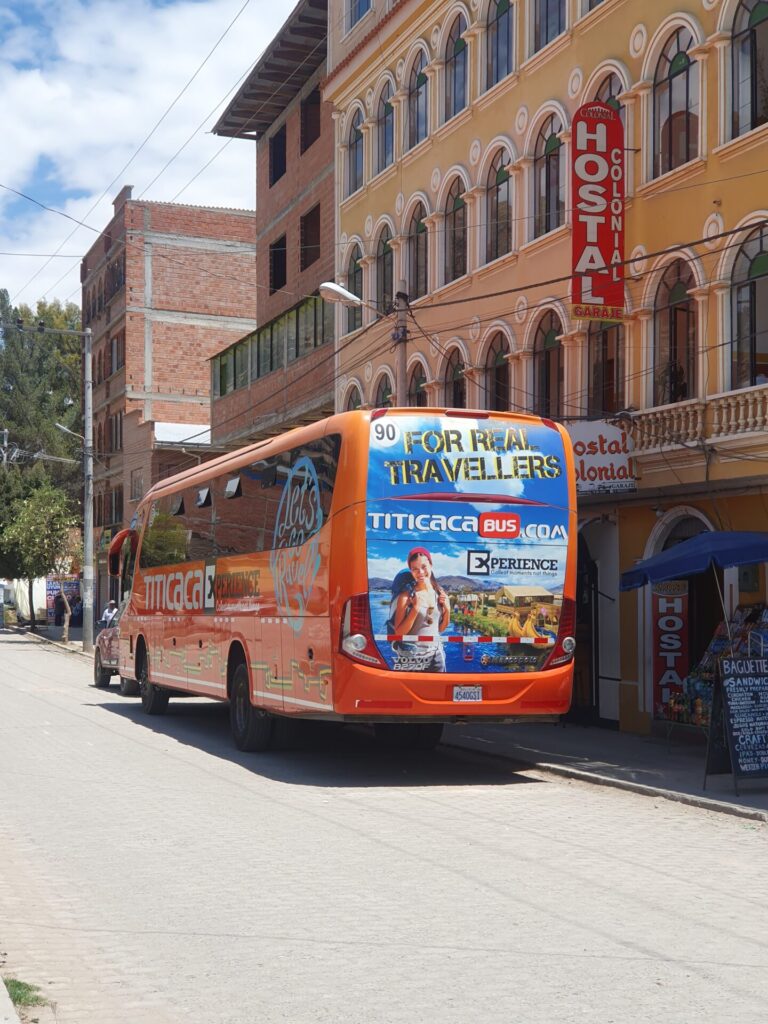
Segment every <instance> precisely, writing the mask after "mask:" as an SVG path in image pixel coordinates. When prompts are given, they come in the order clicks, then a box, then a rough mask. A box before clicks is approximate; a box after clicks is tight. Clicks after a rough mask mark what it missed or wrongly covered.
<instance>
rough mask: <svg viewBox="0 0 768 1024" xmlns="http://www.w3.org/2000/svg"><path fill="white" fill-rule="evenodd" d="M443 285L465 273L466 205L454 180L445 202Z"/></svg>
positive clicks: (459, 180) (456, 180)
mask: <svg viewBox="0 0 768 1024" xmlns="http://www.w3.org/2000/svg"><path fill="white" fill-rule="evenodd" d="M444 234H445V275H444V278H445V284H448V283H449V282H450V281H455V280H456V278H458V277H462V276H463V275H464V274H466V272H467V204H466V202H465V201H464V195H463V188H462V182H461V179H460V178H456V179H455V180H454V182H453V184H452V185H451V187H450V189H449V190H448V196H447V197H446V201H445V231H444Z"/></svg>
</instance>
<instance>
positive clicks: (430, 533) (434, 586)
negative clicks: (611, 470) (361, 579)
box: [367, 415, 569, 674]
mask: <svg viewBox="0 0 768 1024" xmlns="http://www.w3.org/2000/svg"><path fill="white" fill-rule="evenodd" d="M370 451H371V458H370V468H369V476H368V507H367V546H368V578H369V590H370V593H369V598H370V610H371V621H372V625H373V631H374V636H375V639H376V643H377V646H378V649H379V651H380V652H381V654H382V656H383V658H384V659H385V661H386V663H387V665H388V667H390V668H391V669H393V670H394V671H402V672H449V673H459V674H461V673H472V674H477V673H494V672H496V673H498V672H509V671H530V672H533V671H536V670H538V669H539V668H541V666H542V664H543V662H544V661H545V660H546V658H547V656H548V654H549V653H550V651H551V648H552V646H553V645H554V643H555V639H556V637H557V632H558V624H559V620H560V612H561V608H562V603H563V588H564V582H565V571H566V560H567V554H568V516H569V512H568V499H567V482H566V479H565V475H564V470H563V466H564V453H563V443H562V440H561V437H560V434H559V433H558V431H557V430H555V429H552V428H550V427H548V426H547V425H544V424H542V425H538V424H532V425H530V426H526V427H519V428H516V427H510V425H509V424H508V423H506V422H503V421H496V422H494V421H493V420H488V419H484V420H479V419H478V420H472V419H471V418H461V419H458V418H456V419H454V420H447V419H446V417H444V416H443V417H440V418H439V419H438V417H434V420H433V422H430V420H429V417H425V416H423V415H422V416H419V417H412V418H409V417H399V418H398V419H397V420H396V421H394V420H387V421H381V420H374V421H373V422H372V424H371V439H370Z"/></svg>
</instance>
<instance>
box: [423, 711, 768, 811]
mask: <svg viewBox="0 0 768 1024" xmlns="http://www.w3.org/2000/svg"><path fill="white" fill-rule="evenodd" d="M443 742H444V743H447V744H448V745H449V746H455V747H462V748H464V749H467V750H474V751H480V752H482V753H484V754H491V755H493V756H496V757H504V758H509V759H510V760H513V761H520V762H523V763H525V764H530V765H534V766H535V767H536V768H539V769H542V770H544V771H549V772H556V773H559V774H562V775H566V776H569V777H571V778H578V779H582V780H584V781H587V782H597V783H600V784H602V785H608V786H617V787H619V788H622V789H629V790H632V791H633V792H638V793H644V794H646V795H648V796H655V797H659V796H661V797H664V798H666V799H669V800H677V801H680V802H682V803H690V804H694V805H695V806H698V807H706V808H709V809H711V810H718V811H725V812H726V813H730V814H738V815H741V816H743V817H750V818H757V819H759V820H763V821H768V779H756V780H754V781H752V782H747V781H743V780H742V781H740V783H739V789H740V791H741V795H740V796H736V793H735V792H734V788H733V780H732V777H731V776H730V775H710V776H709V777H708V778H707V788H706V789H704V788H703V781H704V761H705V755H706V738H705V736H704V735H703V734H701V735H698V734H697V735H694V736H688V735H686V736H682V735H678V736H676V735H675V734H674V733H673V735H672V739H671V743H670V744H669V746H668V745H667V741H666V739H665V738H664V737H658V736H634V735H632V734H630V733H623V732H614V731H613V730H611V729H598V728H594V727H590V726H581V725H570V724H569V725H566V726H562V725H509V726H504V725H487V726H469V725H463V726H460V725H452V726H448V727H447V728H446V730H445V735H444V738H443Z"/></svg>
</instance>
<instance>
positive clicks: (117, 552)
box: [107, 530, 139, 576]
mask: <svg viewBox="0 0 768 1024" xmlns="http://www.w3.org/2000/svg"><path fill="white" fill-rule="evenodd" d="M126 540H130V543H131V550H132V551H135V550H136V547H137V545H138V542H139V535H138V533H137V532H136V530H120V532H119V533H117V534H115V536H114V537H113V538H112V543H111V544H110V545H109V553H108V555H107V572H108V573H109V575H110V576H119V575H120V562H121V557H122V553H123V545H124V544H125V542H126Z"/></svg>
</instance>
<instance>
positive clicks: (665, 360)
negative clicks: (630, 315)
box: [653, 260, 696, 405]
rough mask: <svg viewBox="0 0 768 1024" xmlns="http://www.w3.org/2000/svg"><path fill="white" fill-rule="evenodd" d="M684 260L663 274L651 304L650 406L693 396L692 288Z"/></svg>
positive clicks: (694, 304)
mask: <svg viewBox="0 0 768 1024" xmlns="http://www.w3.org/2000/svg"><path fill="white" fill-rule="evenodd" d="M695 283H696V282H695V279H694V276H693V270H692V269H691V266H690V264H689V263H688V262H687V261H686V260H675V261H674V263H670V265H669V266H668V267H667V269H666V270H665V271H664V275H663V277H662V279H661V281H660V282H659V287H658V289H657V291H656V301H655V303H654V338H653V404H654V405H670V404H671V403H673V402H684V401H685V400H686V399H687V398H694V397H695V396H696V303H695V301H694V299H693V296H692V295H691V294H690V292H691V289H692V288H693V287H694V285H695Z"/></svg>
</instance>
